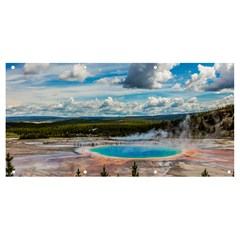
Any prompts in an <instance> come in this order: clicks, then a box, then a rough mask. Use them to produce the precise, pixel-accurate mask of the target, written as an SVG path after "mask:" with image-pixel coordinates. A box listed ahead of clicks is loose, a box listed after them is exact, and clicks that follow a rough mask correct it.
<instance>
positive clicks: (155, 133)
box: [112, 129, 169, 140]
mask: <svg viewBox="0 0 240 240" xmlns="http://www.w3.org/2000/svg"><path fill="white" fill-rule="evenodd" d="M168 135H169V134H168V132H167V131H163V130H161V129H159V130H155V129H151V130H150V131H148V132H147V133H135V134H132V135H129V136H126V137H113V138H112V139H114V140H151V139H154V138H156V137H163V138H166V137H168Z"/></svg>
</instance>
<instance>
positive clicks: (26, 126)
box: [6, 105, 234, 139]
mask: <svg viewBox="0 0 240 240" xmlns="http://www.w3.org/2000/svg"><path fill="white" fill-rule="evenodd" d="M55 120H56V119H55ZM59 120H60V119H59ZM152 129H155V130H159V129H161V130H164V131H166V132H168V137H180V136H183V137H193V138H204V137H209V138H233V137H234V105H229V106H226V107H223V108H219V109H216V110H212V111H209V112H204V113H195V114H189V115H187V114H176V115H168V117H166V116H165V118H164V117H162V116H153V117H151V116H150V117H145V116H143V117H117V118H110V117H106V118H102V117H99V118H77V119H61V120H60V121H53V122H43V123H41V122H38V123H32V122H14V121H13V122H12V121H7V124H6V130H7V136H18V137H20V138H21V139H34V138H48V137H87V136H99V137H116V136H127V135H131V134H135V133H146V132H148V131H150V130H152Z"/></svg>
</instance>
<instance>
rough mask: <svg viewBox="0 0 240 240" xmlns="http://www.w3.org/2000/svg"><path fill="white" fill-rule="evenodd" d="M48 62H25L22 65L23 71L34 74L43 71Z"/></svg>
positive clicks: (26, 73)
mask: <svg viewBox="0 0 240 240" xmlns="http://www.w3.org/2000/svg"><path fill="white" fill-rule="evenodd" d="M49 65H50V64H49V63H25V64H24V66H23V73H24V74H25V75H35V74H39V73H42V72H44V71H45V70H46V69H47V68H48V67H49Z"/></svg>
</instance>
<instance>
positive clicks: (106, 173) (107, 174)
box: [101, 165, 109, 177]
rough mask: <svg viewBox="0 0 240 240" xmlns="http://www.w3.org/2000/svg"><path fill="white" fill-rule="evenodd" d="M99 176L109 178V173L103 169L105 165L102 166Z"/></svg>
mask: <svg viewBox="0 0 240 240" xmlns="http://www.w3.org/2000/svg"><path fill="white" fill-rule="evenodd" d="M101 176H102V177H108V176H109V173H108V172H107V171H106V169H105V165H103V171H102V172H101Z"/></svg>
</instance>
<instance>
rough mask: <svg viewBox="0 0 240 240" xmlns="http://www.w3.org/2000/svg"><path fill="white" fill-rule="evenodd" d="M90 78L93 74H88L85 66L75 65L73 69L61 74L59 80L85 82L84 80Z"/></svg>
mask: <svg viewBox="0 0 240 240" xmlns="http://www.w3.org/2000/svg"><path fill="white" fill-rule="evenodd" d="M89 76H91V74H90V72H88V70H87V69H86V67H85V65H82V64H75V65H73V67H72V69H69V70H66V71H64V72H63V73H62V74H60V75H59V78H60V79H62V80H68V81H79V82H84V80H85V79H86V78H87V77H89Z"/></svg>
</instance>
